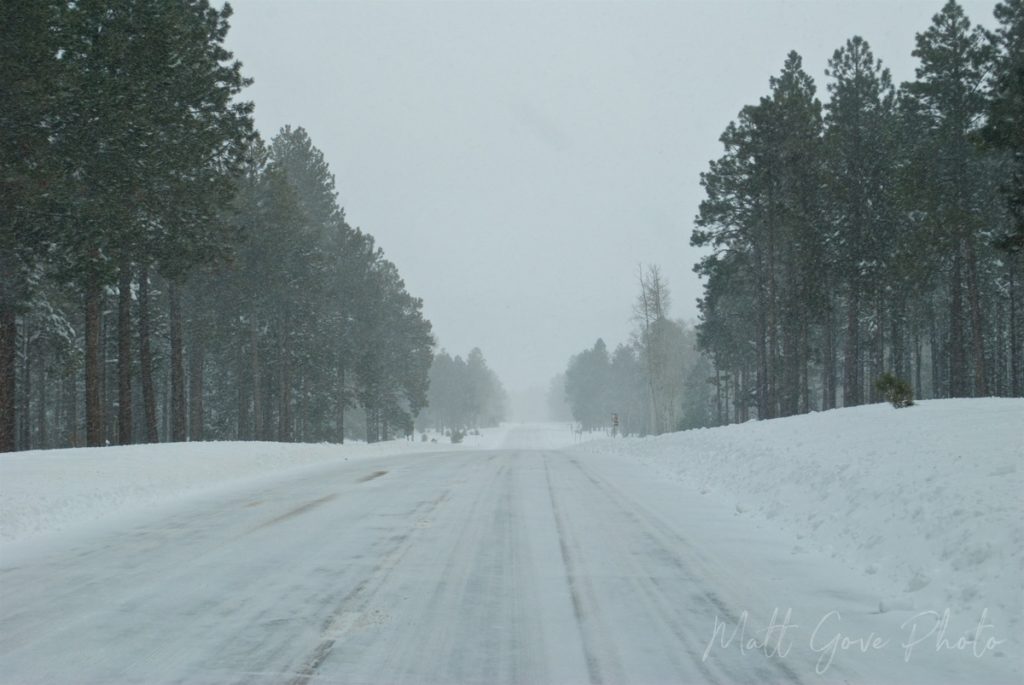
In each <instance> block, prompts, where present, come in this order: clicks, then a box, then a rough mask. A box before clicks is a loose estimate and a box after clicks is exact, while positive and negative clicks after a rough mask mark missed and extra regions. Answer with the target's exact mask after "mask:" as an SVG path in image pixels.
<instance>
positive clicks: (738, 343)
mask: <svg viewBox="0 0 1024 685" xmlns="http://www.w3.org/2000/svg"><path fill="white" fill-rule="evenodd" d="M995 18H996V21H997V27H996V29H995V30H994V31H988V30H986V29H984V28H983V27H981V26H976V25H973V24H972V23H971V21H970V20H969V19H968V17H967V16H966V15H965V13H964V11H963V9H962V8H961V7H960V5H958V4H957V3H956V2H955V0H950V1H949V2H947V3H946V4H945V5H944V6H943V7H942V9H941V11H939V13H938V14H936V15H935V16H934V18H933V20H932V23H931V25H930V26H929V27H927V29H925V30H924V31H923V32H922V33H919V34H918V35H917V41H916V49H915V50H914V53H913V54H914V56H915V57H917V58H918V65H917V68H916V79H915V80H914V81H911V82H908V83H903V84H902V85H900V86H898V87H897V86H896V85H895V84H894V83H893V82H892V78H891V76H890V73H889V71H888V69H886V68H885V67H884V66H883V64H882V62H881V60H879V59H877V58H876V57H875V56H874V54H873V53H872V51H871V48H870V46H869V44H868V42H867V41H866V40H864V39H863V38H861V37H854V38H851V39H850V40H848V41H847V42H846V43H845V45H843V46H842V47H840V48H839V49H838V50H836V51H835V53H834V54H833V56H832V58H831V59H830V60H829V61H828V69H827V71H826V72H825V75H826V79H827V81H826V90H827V92H828V96H829V97H828V99H827V101H826V102H825V103H822V102H821V101H820V100H819V99H818V97H817V96H816V86H815V83H814V80H813V79H812V77H811V76H810V75H809V74H808V73H807V72H805V71H804V68H803V64H802V60H801V58H800V56H799V55H798V54H796V53H795V52H794V53H790V54H789V56H788V57H787V58H786V60H785V64H784V65H783V68H782V71H781V72H780V73H779V74H778V75H777V76H775V77H773V78H771V80H770V87H769V92H768V93H767V94H766V95H764V96H762V97H761V98H760V99H759V100H758V102H757V103H756V104H752V105H748V106H746V107H744V108H743V109H742V111H741V112H740V113H739V116H738V118H737V119H736V120H735V121H733V122H731V123H730V124H729V125H728V126H727V127H726V128H725V131H724V133H723V134H722V136H721V138H720V141H721V143H722V145H723V147H724V153H723V155H722V156H721V157H720V158H718V159H716V160H714V161H712V162H711V163H710V165H709V167H708V170H707V171H706V172H705V173H703V174H702V176H701V184H702V186H703V188H704V190H705V192H706V197H705V199H704V200H703V202H702V203H701V205H700V209H699V213H698V215H697V217H696V227H695V229H694V231H693V235H692V238H691V244H692V245H694V246H697V247H704V248H710V253H709V254H708V255H707V256H706V257H705V258H703V259H702V260H701V261H700V262H699V263H698V264H697V265H696V267H695V271H697V273H699V274H700V275H701V276H702V278H703V279H704V291H703V296H702V298H701V300H700V302H699V308H700V325H699V326H698V330H697V336H698V341H699V344H700V348H701V349H702V350H703V351H704V352H705V353H706V355H707V356H708V358H709V359H710V361H711V364H712V366H713V373H712V375H713V376H714V377H715V379H716V382H715V390H716V395H717V402H716V416H715V417H714V421H715V422H716V423H726V422H732V421H745V420H747V419H749V418H754V417H757V418H772V417H776V416H787V415H792V414H797V413H802V412H808V411H812V410H817V409H830V408H833V407H837V406H853V405H857V404H862V403H864V402H876V401H880V400H881V399H882V398H881V397H880V396H879V391H878V390H877V389H876V387H875V384H874V381H875V380H876V379H877V378H879V377H880V376H882V375H883V373H887V372H891V373H893V374H895V376H897V377H899V378H902V379H905V380H907V381H908V382H910V383H911V385H912V386H913V388H914V391H915V393H916V395H917V396H918V397H925V398H929V397H969V396H987V395H1012V396H1021V395H1022V394H1024V364H1022V359H1021V355H1022V353H1024V349H1022V340H1021V330H1020V327H1021V325H1020V322H1021V314H1022V310H1021V299H1022V295H1024V292H1022V290H1021V280H1022V258H1024V257H1022V252H1024V3H1022V1H1021V0H1005V1H1004V2H1001V3H999V4H998V5H997V6H996V8H995Z"/></svg>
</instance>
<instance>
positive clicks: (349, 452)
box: [0, 440, 458, 542]
mask: <svg viewBox="0 0 1024 685" xmlns="http://www.w3.org/2000/svg"><path fill="white" fill-rule="evenodd" d="M453 447H456V448H457V447H458V446H453V445H451V444H441V443H429V442H428V443H419V442H408V441H404V440H395V441H390V442H381V443H376V444H373V445H367V444H365V443H353V444H345V445H333V444H319V445H311V444H283V443H272V442H195V443H170V444H162V445H133V446H129V447H100V448H80V449H62V450H36V451H29V452H15V453H12V454H4V455H0V542H11V541H15V540H21V539H24V538H28V537H34V536H37V535H39V534H41V533H48V532H53V531H58V530H63V529H66V528H68V527H70V526H73V525H78V524H81V523H87V522H91V521H95V520H97V519H100V518H103V517H106V516H109V515H110V514H113V513H117V512H121V511H124V510H126V509H130V508H135V507H139V506H146V505H152V504H158V503H163V502H167V501H170V500H172V499H174V498H177V497H182V496H185V495H190V494H193V493H197V492H200V491H203V490H207V489H210V488H214V487H219V486H223V485H225V484H227V483H232V482H236V481H239V480H241V479H244V478H250V477H257V476H261V475H266V474H269V473H272V472H275V471H281V470H283V469H288V468H294V467H299V466H304V465H309V464H316V463H324V462H328V461H331V460H337V461H344V460H346V459H348V460H353V459H367V458H371V457H382V456H388V455H392V454H399V453H405V452H429V451H434V452H436V451H439V450H450V449H452V448H453Z"/></svg>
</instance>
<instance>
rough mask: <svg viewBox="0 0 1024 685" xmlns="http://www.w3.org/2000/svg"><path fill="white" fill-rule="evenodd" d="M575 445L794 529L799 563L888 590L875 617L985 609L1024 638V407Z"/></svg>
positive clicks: (796, 422) (922, 408)
mask: <svg viewBox="0 0 1024 685" xmlns="http://www.w3.org/2000/svg"><path fill="white" fill-rule="evenodd" d="M576 449H577V450H580V451H581V452H583V453H595V452H598V453H601V454H603V455H607V456H616V457H620V458H623V459H629V460H634V461H637V462H639V463H641V464H644V465H647V466H649V467H651V468H653V469H654V470H655V471H657V472H659V473H660V474H661V475H662V476H663V477H666V478H667V479H669V480H675V481H678V482H679V483H680V484H681V485H682V486H683V488H684V491H685V492H687V495H686V496H691V493H692V496H698V497H700V496H704V497H708V498H709V499H716V500H719V501H722V502H726V503H727V504H728V505H729V506H730V507H734V509H735V512H736V514H735V515H736V516H738V517H747V518H749V519H751V521H752V523H755V524H756V525H764V526H770V527H772V528H778V529H781V530H783V531H788V532H789V533H791V534H792V541H793V547H792V550H791V553H792V554H793V555H797V556H799V555H804V554H813V553H817V554H821V553H824V554H825V555H827V556H831V557H834V558H836V559H837V560H839V561H841V562H843V563H845V564H846V565H848V566H850V567H851V568H854V569H856V570H857V572H859V573H862V574H864V575H865V576H871V577H873V578H874V579H875V580H876V581H882V584H883V585H884V586H885V587H887V588H890V592H891V593H892V594H891V595H890V596H888V597H879V607H878V608H877V610H878V611H881V612H885V611H892V610H897V611H898V610H912V609H914V608H915V607H916V609H917V610H937V611H939V612H940V613H941V612H942V610H943V609H944V608H949V609H950V611H951V612H954V613H957V612H959V613H961V614H971V615H974V616H977V615H980V612H981V610H982V609H985V608H987V609H988V610H989V616H991V617H993V618H994V619H995V620H996V621H998V622H999V623H1000V624H1001V625H1002V626H1006V627H1009V628H1010V629H1011V631H1012V632H1014V633H1019V632H1020V630H1021V629H1024V626H1022V625H1021V620H1022V598H1024V400H1019V399H994V398H989V399H962V400H934V401H923V402H920V403H919V404H917V405H915V406H914V407H911V408H907V409H900V410H896V409H893V408H892V407H890V406H889V405H887V404H876V405H869V406H862V407H855V408H850V409H840V410H835V411H829V412H823V413H817V414H811V415H807V416H797V417H791V418H785V419H776V420H772V421H761V422H750V423H747V424H744V425H737V426H727V427H722V428H714V429H704V430H694V431H686V432H682V433H675V434H671V435H665V436H660V437H657V438H645V439H623V440H605V441H601V442H596V443H592V444H588V445H583V446H580V447H578V448H576ZM936 607H938V609H935V608H936Z"/></svg>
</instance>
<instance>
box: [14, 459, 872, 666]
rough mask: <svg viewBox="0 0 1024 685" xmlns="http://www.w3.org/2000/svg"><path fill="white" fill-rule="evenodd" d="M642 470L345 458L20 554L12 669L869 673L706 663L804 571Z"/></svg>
mask: <svg viewBox="0 0 1024 685" xmlns="http://www.w3.org/2000/svg"><path fill="white" fill-rule="evenodd" d="M630 474H631V470H630V469H628V468H623V467H622V466H621V465H618V466H616V465H615V464H611V463H608V462H603V461H601V460H588V459H586V458H585V456H583V455H581V454H580V453H573V452H560V451H553V450H539V449H497V450H490V451H480V452H467V451H461V452H451V453H438V454H430V455H405V456H396V457H388V458H381V459H375V460H370V461H363V462H358V463H345V462H342V463H337V464H330V465H326V466H318V467H317V468H304V469H297V470H294V471H292V472H289V474H288V475H287V476H284V477H281V478H279V479H277V480H276V481H275V482H274V483H273V485H272V486H271V485H267V484H263V485H261V486H260V487H256V488H240V489H237V490H234V491H231V492H230V494H228V495H218V496H216V497H213V496H210V497H203V498H198V499H194V500H190V501H189V502H187V506H185V505H184V504H183V505H182V506H180V507H177V508H174V509H171V510H170V511H168V512H162V513H161V514H160V515H159V516H156V515H154V516H152V517H150V518H149V519H140V520H139V521H136V522H134V523H132V525H129V526H125V527H123V529H118V530H107V531H102V532H99V533H96V534H92V535H87V536H83V537H81V538H76V539H75V541H74V542H73V543H69V544H65V545H62V546H60V547H59V548H54V549H46V550H44V551H35V552H33V553H31V554H28V553H25V554H20V555H16V556H15V557H10V558H5V559H3V561H2V563H0V679H2V680H3V681H4V682H19V683H21V682H45V683H98V682H104V683H106V682H118V683H129V682H139V683H165V682H200V683H206V682H210V683H222V682H225V683H295V684H299V683H333V682H344V683H542V682H543V683H626V682H638V683H655V682H676V683H696V682H722V683H739V682H749V683H764V682H786V683H795V682H828V681H830V680H835V681H842V680H843V679H845V678H847V677H849V676H850V673H856V671H851V670H849V669H847V670H839V669H838V668H837V669H834V670H832V671H830V672H828V673H826V676H827V677H825V678H824V679H823V678H821V677H816V676H815V674H814V672H813V660H812V657H815V658H816V657H817V656H818V655H817V654H813V655H806V654H794V655H793V656H792V657H791V658H789V659H780V658H770V657H769V656H766V655H765V654H764V653H762V652H763V651H764V650H760V651H758V650H754V651H753V652H747V653H745V654H743V653H741V652H740V651H739V650H737V649H716V650H714V651H713V653H712V654H711V657H710V658H704V652H705V651H706V649H707V648H708V644H709V641H710V640H711V638H712V630H713V626H714V625H715V621H716V617H717V618H718V619H721V620H723V621H724V620H731V621H735V620H737V618H738V616H739V614H740V611H741V609H745V608H747V607H748V606H750V605H749V602H750V601H758V600H756V599H755V598H757V597H759V592H760V593H762V594H763V592H764V587H765V585H763V583H768V584H769V586H770V583H771V582H773V578H774V579H775V580H778V579H779V578H780V577H781V576H789V577H790V579H791V578H792V575H791V574H792V572H793V571H794V569H795V567H793V568H789V569H785V568H783V569H778V568H776V569H775V570H774V571H772V572H771V573H768V572H767V571H764V570H763V569H758V566H757V564H758V555H759V554H761V553H762V551H761V550H759V548H757V547H756V545H753V546H752V545H751V544H746V545H745V550H744V552H743V559H744V560H745V563H739V564H738V566H737V562H736V561H735V559H730V558H726V557H721V556H715V553H714V550H713V549H708V548H706V547H707V545H704V547H702V544H703V543H702V544H697V543H695V542H694V538H693V535H694V534H696V533H697V532H699V531H704V534H701V535H697V539H706V538H707V537H708V536H707V534H706V533H707V531H708V530H709V529H711V528H714V533H713V535H711V537H712V538H714V539H719V540H725V542H728V538H729V536H730V535H732V534H733V532H734V531H733V529H732V528H730V526H733V525H735V526H740V525H741V524H740V523H735V524H733V523H730V522H728V521H725V520H724V519H721V520H718V519H716V520H713V521H712V520H710V519H708V518H707V517H709V516H719V514H720V512H719V513H714V512H711V513H708V512H707V511H706V507H702V506H700V502H694V501H692V498H691V497H689V496H680V495H679V494H678V492H677V491H670V490H668V489H665V490H660V489H658V488H653V487H652V486H651V485H650V483H649V482H647V481H645V480H644V479H643V478H642V477H641V475H635V476H632V475H630ZM673 493H675V494H673ZM720 518H721V517H720ZM736 530H739V529H736ZM737 535H738V533H737ZM736 547H737V545H736V544H733V545H731V547H730V546H729V545H726V546H725V547H724V548H732V549H734V548H736ZM764 553H765V554H768V552H767V551H766V550H765V551H764ZM737 558H739V557H737ZM766 558H767V557H766ZM773 563H775V562H773ZM753 569H758V570H757V571H756V572H752V570H753ZM819 575H820V574H819ZM769 576H771V577H769ZM790 582H792V580H790ZM837 597H838V595H837ZM761 599H762V600H764V601H765V602H768V601H770V600H769V599H767V598H763V597H761ZM773 599H775V600H777V599H778V598H777V597H776V598H773ZM836 601H837V602H840V603H843V602H845V604H842V606H843V607H844V609H845V608H849V607H851V606H854V605H856V604H858V603H859V602H860V598H849V597H847V598H843V597H839V598H838V599H837V600H836ZM766 606H767V605H766ZM868 673H870V672H868ZM808 674H810V676H808ZM862 675H863V674H862Z"/></svg>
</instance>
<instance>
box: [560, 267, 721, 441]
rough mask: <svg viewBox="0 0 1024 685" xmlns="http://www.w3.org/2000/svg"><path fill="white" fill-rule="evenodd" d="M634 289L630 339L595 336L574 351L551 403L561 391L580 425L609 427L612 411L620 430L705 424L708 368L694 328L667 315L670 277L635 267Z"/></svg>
mask: <svg viewBox="0 0 1024 685" xmlns="http://www.w3.org/2000/svg"><path fill="white" fill-rule="evenodd" d="M639 288H640V292H639V294H638V295H637V300H636V304H635V306H634V309H633V322H634V324H635V328H634V331H633V334H632V336H631V339H630V340H629V341H628V342H625V343H620V344H619V345H617V346H616V348H615V350H614V351H612V352H609V350H608V346H607V344H606V343H605V341H604V340H603V339H600V338H599V339H598V340H597V342H596V343H594V346H593V347H592V348H590V349H586V350H583V351H582V352H580V353H578V354H576V355H574V356H573V357H572V358H571V359H570V360H569V364H568V367H567V368H566V371H565V374H564V376H561V375H560V376H558V377H556V381H555V382H554V383H553V386H552V391H551V392H552V395H553V397H552V398H551V402H550V403H551V405H552V407H555V408H557V407H558V404H559V402H558V400H559V397H558V394H559V393H561V394H562V395H563V396H564V398H565V401H566V402H567V403H568V405H569V408H570V411H571V413H572V417H573V420H575V421H576V422H578V423H579V424H580V426H581V427H582V429H583V430H587V431H592V430H599V429H606V428H609V427H610V426H611V425H612V421H613V419H612V416H613V415H614V416H616V417H617V418H618V422H619V423H618V431H619V433H621V434H622V435H658V434H661V433H666V432H671V431H676V430H684V429H687V428H698V427H701V426H706V425H710V423H711V422H712V421H713V416H712V411H711V406H712V405H711V402H712V397H711V389H710V386H709V385H708V382H707V381H708V378H709V377H710V375H711V374H712V370H711V366H710V364H709V363H708V360H707V358H706V357H705V356H704V355H702V354H701V353H700V352H699V350H698V349H697V336H696V332H695V331H694V329H692V328H690V327H688V326H687V325H686V324H685V323H683V322H682V321H677V320H674V319H672V318H671V317H670V312H669V309H670V305H671V295H670V292H669V287H668V283H667V281H666V280H665V278H664V276H663V275H662V274H661V270H660V269H659V268H658V267H657V266H649V267H647V268H646V269H641V271H640V272H639ZM559 385H560V386H561V387H559Z"/></svg>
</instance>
